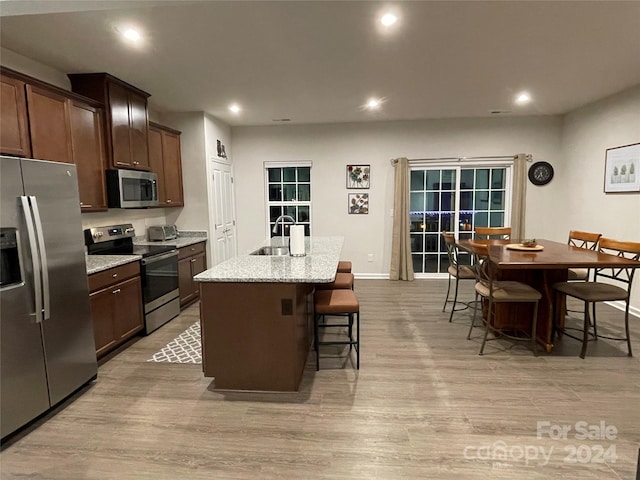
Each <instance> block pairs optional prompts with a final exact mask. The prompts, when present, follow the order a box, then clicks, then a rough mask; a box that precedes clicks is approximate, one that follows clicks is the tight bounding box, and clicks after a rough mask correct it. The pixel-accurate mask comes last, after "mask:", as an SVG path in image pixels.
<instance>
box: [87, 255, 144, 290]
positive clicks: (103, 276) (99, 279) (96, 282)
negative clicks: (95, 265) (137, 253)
mask: <svg viewBox="0 0 640 480" xmlns="http://www.w3.org/2000/svg"><path fill="white" fill-rule="evenodd" d="M136 275H140V262H131V263H127V264H125V265H121V266H119V267H115V268H110V269H109V270H104V271H102V272H98V273H94V274H93V275H89V291H90V292H95V291H96V290H100V289H102V288H106V287H108V286H109V285H113V284H114V283H118V282H121V281H123V280H126V279H127V278H131V277H135V276H136Z"/></svg>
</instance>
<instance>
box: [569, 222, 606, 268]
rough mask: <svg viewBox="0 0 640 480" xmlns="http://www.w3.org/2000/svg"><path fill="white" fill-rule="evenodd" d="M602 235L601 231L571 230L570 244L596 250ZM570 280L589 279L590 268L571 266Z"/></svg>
mask: <svg viewBox="0 0 640 480" xmlns="http://www.w3.org/2000/svg"><path fill="white" fill-rule="evenodd" d="M600 237H602V234H601V233H590V232H581V231H579V230H571V231H570V232H569V241H568V244H569V245H571V246H572V247H578V248H585V249H587V250H594V251H595V250H596V249H597V248H598V241H599V240H600ZM569 280H589V269H588V268H570V269H569Z"/></svg>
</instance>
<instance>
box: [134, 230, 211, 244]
mask: <svg viewBox="0 0 640 480" xmlns="http://www.w3.org/2000/svg"><path fill="white" fill-rule="evenodd" d="M206 241H207V232H200V231H182V230H180V233H179V235H178V238H174V239H173V240H165V241H163V242H157V241H156V242H154V241H151V240H147V237H134V238H133V243H134V244H135V245H170V246H172V247H176V248H182V247H186V246H188V245H193V244H194V243H200V242H206Z"/></svg>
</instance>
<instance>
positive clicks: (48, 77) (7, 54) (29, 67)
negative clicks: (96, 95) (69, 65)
mask: <svg viewBox="0 0 640 480" xmlns="http://www.w3.org/2000/svg"><path fill="white" fill-rule="evenodd" d="M0 63H2V66H3V67H8V68H11V69H13V70H16V71H17V72H20V73H24V74H25V75H29V76H31V77H34V78H37V79H38V80H42V81H43V82H47V83H50V84H52V85H55V86H56V87H60V88H63V89H65V90H69V91H71V82H70V81H69V77H67V75H66V74H65V73H64V72H61V71H59V70H56V69H54V68H51V67H49V66H48V65H45V64H43V63H39V62H36V61H34V60H31V59H30V58H27V57H25V56H22V55H20V54H18V53H15V52H13V51H11V50H7V49H6V48H1V47H0Z"/></svg>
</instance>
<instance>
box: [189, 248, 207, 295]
mask: <svg viewBox="0 0 640 480" xmlns="http://www.w3.org/2000/svg"><path fill="white" fill-rule="evenodd" d="M206 269H207V259H206V257H205V254H204V253H201V254H199V255H196V256H195V257H193V258H192V259H191V284H192V286H191V288H192V289H193V290H192V291H193V296H194V298H198V297H200V284H199V283H198V282H196V281H194V280H193V277H195V276H196V275H197V274H199V273H201V272H204V271H205V270H206Z"/></svg>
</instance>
